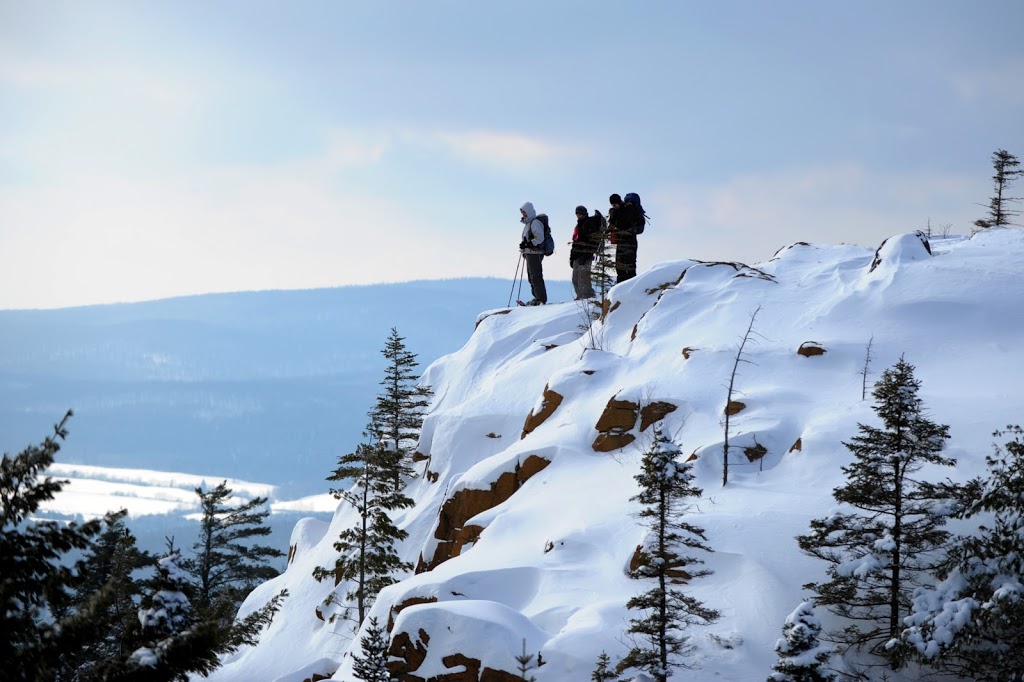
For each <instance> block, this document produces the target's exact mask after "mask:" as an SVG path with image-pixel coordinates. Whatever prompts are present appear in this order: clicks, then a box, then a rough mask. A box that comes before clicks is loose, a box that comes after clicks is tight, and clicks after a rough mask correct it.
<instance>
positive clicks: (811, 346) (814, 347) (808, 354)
mask: <svg viewBox="0 0 1024 682" xmlns="http://www.w3.org/2000/svg"><path fill="white" fill-rule="evenodd" d="M827 352H828V351H826V350H825V349H824V348H822V347H821V345H820V344H819V343H818V342H817V341H804V342H803V343H801V344H800V347H799V348H797V349H796V354H797V355H802V356H804V357H805V358H813V357H814V356H816V355H824V354H825V353H827Z"/></svg>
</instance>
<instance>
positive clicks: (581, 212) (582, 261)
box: [569, 206, 604, 301]
mask: <svg viewBox="0 0 1024 682" xmlns="http://www.w3.org/2000/svg"><path fill="white" fill-rule="evenodd" d="M603 222H604V217H603V216H602V215H601V213H600V211H596V210H595V211H594V215H592V216H591V215H588V212H587V207H586V206H577V207H576V228H575V229H574V230H573V231H572V249H571V250H570V251H569V267H571V268H572V288H573V290H574V291H575V292H576V300H577V301H581V300H583V299H587V298H594V296H595V295H596V294H595V293H594V285H593V283H592V282H591V277H590V268H591V266H592V265H593V263H594V255H595V254H596V253H597V248H598V246H597V245H598V240H599V239H600V237H601V228H602V223H603Z"/></svg>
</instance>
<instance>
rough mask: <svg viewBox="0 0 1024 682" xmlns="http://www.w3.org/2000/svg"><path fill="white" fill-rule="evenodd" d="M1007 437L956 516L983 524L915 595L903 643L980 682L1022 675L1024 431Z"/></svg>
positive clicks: (958, 541) (937, 664) (1001, 434)
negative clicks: (936, 580)
mask: <svg viewBox="0 0 1024 682" xmlns="http://www.w3.org/2000/svg"><path fill="white" fill-rule="evenodd" d="M1007 431H1008V432H1009V435H1012V436H1013V439H1012V440H1010V441H1008V442H1006V443H1005V446H1004V448H1000V447H999V446H998V445H997V446H996V448H995V453H994V454H993V455H989V456H987V457H986V462H987V464H988V476H986V477H983V478H976V479H974V480H973V481H971V482H970V483H969V484H968V485H967V486H965V487H964V495H963V497H964V504H963V506H962V507H961V509H960V510H959V511H958V513H957V516H958V517H959V518H963V519H974V518H977V517H979V516H980V517H982V518H984V519H985V522H984V524H983V525H981V526H980V528H978V530H977V532H975V533H972V534H970V535H962V536H958V537H957V538H956V539H955V541H954V542H953V543H952V548H951V550H950V552H949V554H948V559H947V561H946V563H945V564H944V565H943V566H941V567H940V569H939V571H938V574H939V577H940V578H942V580H941V582H939V583H938V584H937V585H936V586H934V587H928V588H923V589H921V590H920V591H919V592H918V594H917V595H916V597H915V599H914V611H913V613H911V615H910V616H908V617H907V619H906V623H907V625H908V626H909V627H908V629H907V630H906V631H905V632H904V633H903V637H902V639H903V642H904V643H906V644H907V645H909V646H910V647H912V648H913V650H914V652H915V653H916V654H917V655H918V656H919V657H920V658H921V659H922V660H923V661H924V662H925V663H927V664H929V665H931V666H934V667H937V668H939V669H941V670H943V671H945V672H950V673H954V674H956V675H958V676H960V677H963V678H966V679H972V680H978V681H981V682H997V681H1002V680H1014V679H1017V680H1020V679H1021V678H1022V671H1024V647H1022V646H1021V642H1024V442H1022V441H1021V437H1022V435H1024V431H1022V430H1021V428H1020V427H1019V426H1010V427H1007ZM994 435H995V436H996V437H997V438H998V437H1004V436H1006V435H1007V433H1006V432H1000V431H997V432H996V433H995V434H994Z"/></svg>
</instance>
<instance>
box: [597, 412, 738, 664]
mask: <svg viewBox="0 0 1024 682" xmlns="http://www.w3.org/2000/svg"><path fill="white" fill-rule="evenodd" d="M681 454H682V453H681V451H680V450H679V448H678V447H676V446H675V444H673V443H672V441H671V440H669V439H668V438H667V437H666V436H665V435H664V433H663V432H662V430H661V426H660V425H658V424H655V426H654V436H653V441H652V442H651V445H650V447H649V448H648V449H647V451H646V452H645V453H644V455H643V460H642V462H641V471H640V473H639V474H637V475H636V476H635V477H634V478H635V479H636V481H637V483H639V484H640V492H639V493H638V494H637V495H636V496H634V497H633V498H631V499H632V500H634V501H636V502H639V503H640V505H641V506H642V508H641V510H640V512H638V514H637V516H638V517H639V518H640V519H641V522H642V523H643V525H645V526H646V527H647V529H648V531H649V532H648V535H647V539H646V541H645V543H644V545H643V546H642V547H641V551H640V556H639V561H638V562H637V565H636V567H635V568H633V569H632V570H631V572H630V577H632V578H634V579H637V580H645V581H653V585H652V586H651V588H650V589H649V590H648V591H646V592H644V593H643V594H640V595H638V596H636V597H633V598H632V599H630V600H629V601H628V602H627V603H626V607H627V608H629V609H631V610H633V611H636V612H638V615H637V617H635V618H633V619H631V620H630V621H629V629H628V630H627V631H626V632H627V634H628V635H630V636H631V637H632V640H633V643H634V646H633V648H631V649H630V650H629V652H628V653H627V655H626V657H625V658H623V659H622V661H621V662H620V663H619V664H618V666H616V672H617V673H618V674H622V673H623V672H624V671H626V670H629V669H637V670H642V671H645V672H646V673H647V674H649V675H650V676H651V677H653V678H654V680H655V682H666V680H668V678H669V677H670V675H671V673H672V670H673V669H675V668H686V667H689V666H688V665H687V664H686V662H685V661H684V660H683V659H684V658H685V657H686V656H689V655H690V654H692V653H693V651H694V649H695V647H694V646H693V644H692V643H691V641H690V637H689V636H688V635H686V634H685V630H686V628H687V627H689V626H691V625H697V624H708V623H712V622H714V621H716V620H718V618H719V613H718V611H715V610H713V609H709V608H707V607H706V606H704V604H702V603H701V602H700V601H698V600H697V599H695V598H693V597H691V596H689V595H687V594H684V593H683V592H682V591H681V590H680V589H678V588H677V587H675V584H677V583H678V582H680V581H681V579H682V578H683V577H684V576H685V579H687V580H690V579H694V578H700V577H703V576H707V575H710V573H711V572H710V571H708V570H706V569H698V568H696V567H697V566H699V565H701V564H703V563H704V562H703V561H702V560H701V559H699V558H697V557H694V556H690V555H688V554H686V552H690V551H694V550H698V551H702V552H710V551H712V550H711V548H710V547H708V546H707V544H705V543H706V539H707V538H706V537H705V535H704V531H703V529H701V528H698V527H697V526H695V525H693V524H692V523H689V522H688V521H685V520H684V519H683V514H684V513H686V512H687V511H688V510H689V509H690V503H689V501H690V500H691V499H693V498H699V497H700V496H701V494H702V492H703V491H702V490H701V489H700V488H698V487H696V486H695V485H694V484H693V478H694V476H693V471H692V466H691V465H690V464H687V463H682V462H679V461H678V458H679V456H680V455H681Z"/></svg>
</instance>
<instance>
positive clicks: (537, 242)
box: [520, 201, 544, 255]
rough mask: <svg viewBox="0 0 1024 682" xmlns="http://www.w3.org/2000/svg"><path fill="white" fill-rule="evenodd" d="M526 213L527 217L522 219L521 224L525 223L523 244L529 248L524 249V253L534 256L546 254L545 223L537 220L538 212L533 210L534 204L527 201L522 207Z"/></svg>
mask: <svg viewBox="0 0 1024 682" xmlns="http://www.w3.org/2000/svg"><path fill="white" fill-rule="evenodd" d="M520 208H521V209H522V210H524V211H526V216H525V217H523V218H520V222H522V223H523V239H522V242H521V243H523V244H527V245H528V246H527V248H525V249H523V253H533V254H538V253H539V254H541V255H543V254H544V223H542V222H541V221H539V220H537V211H536V209H534V208H533V204H532V203H530V202H529V201H527V202H526V203H525V204H523V205H522V206H521V207H520Z"/></svg>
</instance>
